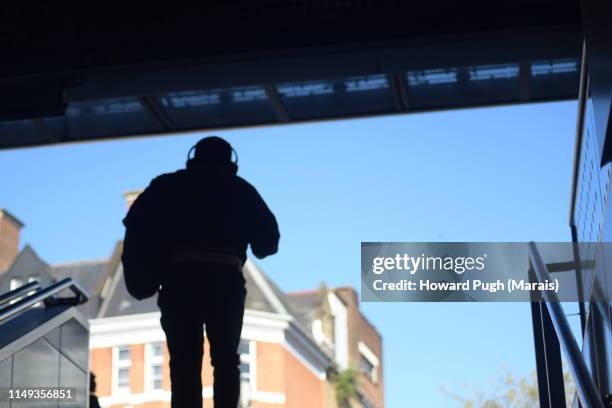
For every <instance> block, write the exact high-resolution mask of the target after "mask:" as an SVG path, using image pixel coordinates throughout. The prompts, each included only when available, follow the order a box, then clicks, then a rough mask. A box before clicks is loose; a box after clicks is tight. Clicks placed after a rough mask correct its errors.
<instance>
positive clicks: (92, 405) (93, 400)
mask: <svg viewBox="0 0 612 408" xmlns="http://www.w3.org/2000/svg"><path fill="white" fill-rule="evenodd" d="M89 408H100V403H99V402H98V397H97V396H96V375H95V374H94V373H92V372H90V373H89Z"/></svg>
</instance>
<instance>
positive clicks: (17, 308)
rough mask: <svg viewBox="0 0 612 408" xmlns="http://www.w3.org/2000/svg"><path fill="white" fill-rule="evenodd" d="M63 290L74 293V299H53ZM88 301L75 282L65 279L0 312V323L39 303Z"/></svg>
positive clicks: (72, 303) (53, 303)
mask: <svg viewBox="0 0 612 408" xmlns="http://www.w3.org/2000/svg"><path fill="white" fill-rule="evenodd" d="M65 289H70V290H71V291H72V292H73V293H74V295H75V297H74V298H53V296H54V295H56V294H57V293H59V292H61V291H63V290H65ZM88 299H89V296H88V295H87V293H86V292H85V291H84V290H83V289H82V288H81V287H80V286H79V284H78V283H77V282H75V281H74V280H73V279H72V278H65V279H63V280H61V281H59V282H57V283H54V284H52V285H50V286H47V287H46V288H44V289H41V290H39V291H37V292H36V293H33V294H31V295H28V296H26V297H25V298H23V299H21V300H19V301H17V302H15V303H13V304H11V305H10V306H9V307H6V308H4V309H2V310H0V322H2V321H4V320H6V319H8V318H10V317H12V316H15V315H16V314H18V313H20V312H23V311H24V310H26V309H29V308H31V307H32V306H34V305H35V304H37V303H39V302H43V301H44V302H45V304H46V305H56V304H62V305H64V304H70V305H80V304H83V303H85V302H87V300H88Z"/></svg>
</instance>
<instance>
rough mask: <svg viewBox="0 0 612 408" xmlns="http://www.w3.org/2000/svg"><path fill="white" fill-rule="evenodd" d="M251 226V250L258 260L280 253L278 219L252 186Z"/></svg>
mask: <svg viewBox="0 0 612 408" xmlns="http://www.w3.org/2000/svg"><path fill="white" fill-rule="evenodd" d="M250 190H251V200H249V201H250V205H251V209H250V211H249V213H250V217H249V218H250V224H251V238H250V244H251V250H252V251H253V255H255V256H256V257H257V258H259V259H261V258H265V257H266V256H268V255H273V254H275V253H276V252H277V251H278V241H279V239H280V233H279V231H278V224H277V223H276V217H274V214H272V211H270V209H269V208H268V206H267V205H266V203H265V202H264V200H263V198H261V196H260V195H259V193H258V192H257V190H255V188H253V187H252V186H251V189H250Z"/></svg>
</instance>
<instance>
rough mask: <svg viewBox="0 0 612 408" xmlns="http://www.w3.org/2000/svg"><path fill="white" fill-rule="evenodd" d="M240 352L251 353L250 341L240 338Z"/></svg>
mask: <svg viewBox="0 0 612 408" xmlns="http://www.w3.org/2000/svg"><path fill="white" fill-rule="evenodd" d="M238 354H249V342H248V341H245V340H240V345H239V346H238Z"/></svg>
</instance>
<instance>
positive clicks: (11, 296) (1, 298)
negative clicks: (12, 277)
mask: <svg viewBox="0 0 612 408" xmlns="http://www.w3.org/2000/svg"><path fill="white" fill-rule="evenodd" d="M40 288H41V286H40V283H39V282H38V281H34V282H30V283H28V284H26V285H23V286H20V287H18V288H17V289H13V290H11V291H10V292H7V293H5V294H3V295H0V306H2V305H4V304H5V303H9V302H10V301H11V300H15V299H17V298H18V297H21V296H23V295H25V294H26V293H28V292H30V291H33V290H38V289H40Z"/></svg>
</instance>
